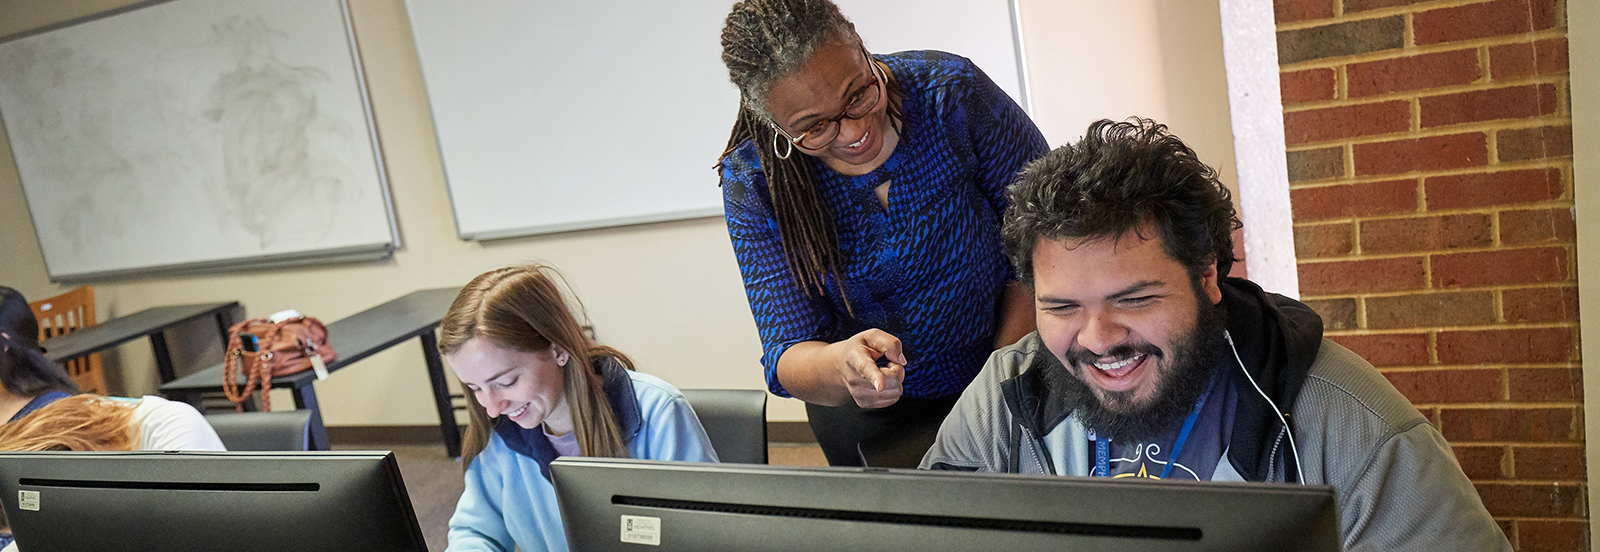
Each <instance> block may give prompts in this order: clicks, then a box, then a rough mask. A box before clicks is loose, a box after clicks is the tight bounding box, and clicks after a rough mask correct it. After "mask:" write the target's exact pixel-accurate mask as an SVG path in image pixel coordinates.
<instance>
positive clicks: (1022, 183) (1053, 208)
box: [1001, 118, 1241, 285]
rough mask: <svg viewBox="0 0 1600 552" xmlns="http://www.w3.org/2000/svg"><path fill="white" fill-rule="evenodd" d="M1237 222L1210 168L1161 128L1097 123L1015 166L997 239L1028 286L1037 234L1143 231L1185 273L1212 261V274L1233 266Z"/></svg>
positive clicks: (1146, 123) (1109, 235) (1069, 236)
mask: <svg viewBox="0 0 1600 552" xmlns="http://www.w3.org/2000/svg"><path fill="white" fill-rule="evenodd" d="M1240 226H1241V225H1240V223H1239V219H1238V217H1237V216H1235V214H1234V210H1233V202H1232V201H1231V196H1230V194H1229V193H1228V189H1227V188H1225V187H1223V186H1222V184H1221V183H1220V182H1218V181H1217V174H1216V171H1214V170H1212V169H1211V167H1209V166H1206V164H1205V163H1202V162H1200V159H1199V157H1198V156H1196V155H1195V153H1194V150H1191V149H1189V146H1186V145H1184V143H1183V142H1182V141H1181V140H1179V139H1178V138H1177V137H1176V136H1173V135H1172V133H1170V132H1169V131H1168V130H1167V126H1166V125H1162V124H1159V123H1156V122H1155V121H1152V120H1149V119H1143V118H1133V119H1129V120H1128V121H1123V122H1115V121H1110V120H1106V119H1102V120H1100V121H1096V122H1095V123H1093V124H1091V125H1089V130H1088V131H1087V132H1086V133H1085V134H1084V137H1083V139H1082V140H1080V141H1078V142H1077V143H1074V144H1069V145H1065V146H1061V147H1059V148H1056V149H1055V150H1053V151H1051V152H1050V153H1049V154H1048V155H1046V156H1044V157H1042V158H1040V159H1038V160H1036V161H1034V162H1033V163H1030V164H1028V166H1027V167H1026V168H1025V169H1024V170H1023V171H1022V173H1021V174H1020V175H1019V176H1018V177H1017V181H1016V183H1015V184H1013V185H1012V187H1011V207H1010V208H1009V209H1007V210H1006V214H1005V223H1004V226H1003V228H1002V230H1001V237H1002V238H1003V239H1004V240H1005V246H1006V253H1007V254H1008V255H1009V256H1010V257H1011V262H1012V264H1013V265H1014V266H1015V267H1016V270H1017V275H1018V276H1019V277H1020V278H1021V279H1022V281H1023V282H1024V283H1027V284H1030V285H1031V284H1032V283H1033V248H1034V246H1035V244H1037V243H1039V240H1040V239H1047V240H1082V239H1116V238H1118V237H1121V236H1123V235H1124V234H1126V233H1128V232H1139V231H1141V230H1143V229H1146V228H1149V229H1151V230H1154V231H1155V232H1156V233H1158V234H1159V236H1160V238H1161V241H1162V244H1163V246H1164V247H1165V249H1166V252H1167V255H1169V256H1171V257H1172V258H1173V259H1174V260H1176V261H1178V262H1179V263H1181V264H1183V266H1184V267H1186V268H1188V270H1189V274H1190V276H1191V277H1195V278H1197V277H1198V276H1199V273H1200V272H1201V271H1203V270H1204V269H1205V268H1206V266H1208V265H1209V264H1210V263H1211V261H1213V260H1214V261H1216V263H1217V275H1218V276H1219V277H1220V276H1226V275H1227V274H1228V269H1229V267H1231V266H1233V262H1234V258H1233V238H1232V232H1233V231H1234V230H1235V229H1238V228H1239V227H1240ZM1140 237H1142V238H1153V237H1156V236H1142V235H1141V236H1140Z"/></svg>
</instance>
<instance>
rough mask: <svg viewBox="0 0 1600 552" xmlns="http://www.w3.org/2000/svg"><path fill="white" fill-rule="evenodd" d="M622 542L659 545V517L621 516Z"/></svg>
mask: <svg viewBox="0 0 1600 552" xmlns="http://www.w3.org/2000/svg"><path fill="white" fill-rule="evenodd" d="M622 542H625V543H628V544H648V545H650V546H661V518H658V517H647V516H622Z"/></svg>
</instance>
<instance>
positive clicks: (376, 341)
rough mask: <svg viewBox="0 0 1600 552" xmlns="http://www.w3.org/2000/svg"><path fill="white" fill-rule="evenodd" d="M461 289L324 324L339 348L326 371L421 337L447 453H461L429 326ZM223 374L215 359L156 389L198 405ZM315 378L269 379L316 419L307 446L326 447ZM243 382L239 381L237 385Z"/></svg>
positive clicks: (308, 374) (413, 296)
mask: <svg viewBox="0 0 1600 552" xmlns="http://www.w3.org/2000/svg"><path fill="white" fill-rule="evenodd" d="M460 291H461V288H459V287H452V288H439V289H427V290H422V291H414V292H411V293H409V294H406V295H405V296H402V297H400V298H398V299H395V300H393V301H389V302H387V303H384V304H382V305H378V306H376V307H372V308H370V309H367V310H364V311H361V312H358V313H356V314H353V315H351V316H349V317H346V318H344V319H342V320H339V321H338V322H334V323H332V324H328V344H329V345H332V346H333V348H334V350H335V351H338V352H339V358H338V360H335V361H333V362H330V363H328V372H330V373H331V372H335V371H338V370H339V369H341V368H344V367H345V366H349V365H350V364H351V363H354V362H357V361H360V360H361V359H364V358H367V357H369V356H372V355H374V354H376V353H378V352H379V351H382V350H384V349H388V348H389V347H393V346H395V345H397V344H399V343H401V342H404V341H406V340H408V339H411V338H420V339H421V340H422V358H423V360H424V361H425V362H426V363H427V366H428V380H429V381H430V382H431V383H432V384H433V393H434V403H435V404H434V406H435V407H436V408H438V410H439V429H440V431H441V432H443V433H444V446H445V450H446V451H448V452H449V453H450V456H452V457H454V456H460V455H461V430H460V429H459V428H458V427H457V426H456V416H455V411H454V408H452V407H451V405H450V387H449V384H448V383H446V380H445V375H444V363H443V362H441V361H440V360H439V342H438V338H437V337H435V336H434V333H433V331H434V329H435V328H438V327H439V320H440V319H442V318H444V311H445V310H446V309H449V308H450V303H451V302H452V301H454V300H455V298H456V294H457V293H458V292H460ZM222 374H223V366H222V364H217V365H216V366H212V367H210V368H206V369H205V370H201V371H199V372H195V373H193V374H189V375H187V376H184V377H182V378H180V379H178V380H175V381H172V382H170V383H167V384H164V385H162V386H161V392H162V393H164V394H166V395H168V396H171V397H173V398H175V399H177V400H181V401H184V402H188V403H190V404H193V405H195V406H196V407H198V406H199V405H200V394H201V393H203V392H206V391H220V390H221V389H222ZM240 376H241V377H242V376H243V374H240ZM316 380H317V375H316V373H315V372H314V371H312V370H306V371H304V372H299V373H296V374H289V375H287V376H279V377H276V378H273V379H272V382H271V384H270V387H279V388H289V389H290V390H291V392H292V393H293V394H294V405H295V407H296V408H304V409H306V410H310V411H311V412H312V416H314V417H316V421H314V422H313V423H312V435H311V447H312V448H313V449H315V450H328V433H327V431H326V430H324V429H323V424H322V412H321V410H320V409H318V407H317V394H316V391H315V390H314V389H313V388H312V386H311V384H312V383H313V382H315V381H316ZM243 384H244V382H243V381H242V380H241V381H240V385H241V386H243Z"/></svg>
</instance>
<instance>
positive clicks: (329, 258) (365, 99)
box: [0, 0, 402, 284]
mask: <svg viewBox="0 0 1600 552" xmlns="http://www.w3.org/2000/svg"><path fill="white" fill-rule="evenodd" d="M172 1H174V0H147V1H144V2H137V3H134V4H130V5H127V6H123V7H120V8H115V9H111V10H106V11H103V12H98V13H93V14H89V15H86V16H83V17H77V18H73V19H68V20H66V21H62V22H59V23H55V24H51V25H45V26H43V27H39V28H35V29H29V30H26V31H21V32H17V33H12V34H9V35H6V36H0V44H4V43H8V42H12V41H16V40H21V39H24V38H28V37H32V36H38V35H41V34H46V33H49V32H51V31H56V30H60V29H64V28H67V27H73V26H77V25H81V24H84V23H89V22H92V21H99V20H101V19H108V18H111V17H116V16H118V15H122V14H124V13H128V12H133V11H137V10H141V9H144V8H148V7H151V6H156V5H160V4H165V3H168V2H172ZM338 2H339V15H340V17H341V18H342V20H343V21H342V22H343V23H344V36H345V41H346V42H347V43H348V44H349V46H350V66H351V69H352V70H354V71H355V79H356V82H355V84H356V89H357V91H358V92H359V94H358V95H359V98H358V99H359V101H360V103H361V113H362V118H363V120H364V122H365V123H366V129H367V139H368V140H369V141H370V142H371V145H372V154H373V165H374V167H373V168H374V169H375V170H376V171H377V177H378V190H379V193H380V195H381V197H382V200H383V206H384V213H385V216H386V218H387V219H388V223H389V243H385V244H376V245H361V246H353V247H339V248H332V249H321V250H316V251H302V252H295V253H281V254H271V255H251V256H246V257H234V258H227V259H216V260H209V261H199V262H192V263H174V264H165V265H155V266H146V267H138V268H129V269H117V270H106V271H90V272H78V273H71V274H56V273H55V272H54V271H52V270H50V258H49V256H47V255H45V254H44V246H43V243H44V242H43V240H41V239H40V238H41V236H40V235H39V221H38V220H37V217H35V216H34V213H33V209H32V207H31V205H32V203H31V202H28V201H27V196H28V187H27V186H23V185H21V183H22V169H21V167H17V170H16V174H17V183H18V187H19V188H21V190H22V196H23V201H24V203H27V204H28V206H29V209H28V220H29V223H30V224H31V225H32V226H33V234H34V240H35V241H37V242H39V244H40V248H39V249H40V251H39V253H40V257H41V259H42V260H43V261H44V265H45V273H46V274H47V275H48V276H49V278H50V281H51V282H58V283H68V284H72V283H84V282H92V281H103V280H126V279H133V278H143V277H148V276H177V275H187V274H204V273H218V272H233V271H245V270H266V269H275V268H285V267H294V266H306V265H314V264H335V263H352V262H370V261H382V260H387V259H389V258H391V257H393V256H394V252H395V250H396V249H399V248H400V247H401V246H402V244H401V241H400V227H399V224H398V222H397V221H396V219H395V210H394V197H393V193H392V192H391V190H390V189H389V173H388V164H387V163H386V162H385V161H384V157H383V148H382V144H381V142H380V140H379V139H378V127H377V121H376V119H375V117H374V116H373V112H372V100H371V95H370V93H369V92H368V90H367V76H366V71H365V69H364V67H362V64H361V47H360V44H358V43H357V42H356V32H355V23H354V21H353V20H352V19H351V16H350V2H349V0H338ZM6 128H8V127H7V126H6V124H5V113H4V112H0V135H3V136H5V138H6V147H7V149H8V150H9V152H10V153H11V158H12V160H13V163H14V162H15V160H16V155H17V152H16V145H15V144H16V139H15V138H14V137H12V136H10V134H9V133H8V132H6V131H5V129H6Z"/></svg>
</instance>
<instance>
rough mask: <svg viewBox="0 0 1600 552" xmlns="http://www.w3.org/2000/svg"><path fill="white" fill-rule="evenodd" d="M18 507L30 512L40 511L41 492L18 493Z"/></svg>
mask: <svg viewBox="0 0 1600 552" xmlns="http://www.w3.org/2000/svg"><path fill="white" fill-rule="evenodd" d="M17 507H18V508H22V509H23V510H27V511H29V512H37V511H39V491H17Z"/></svg>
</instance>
